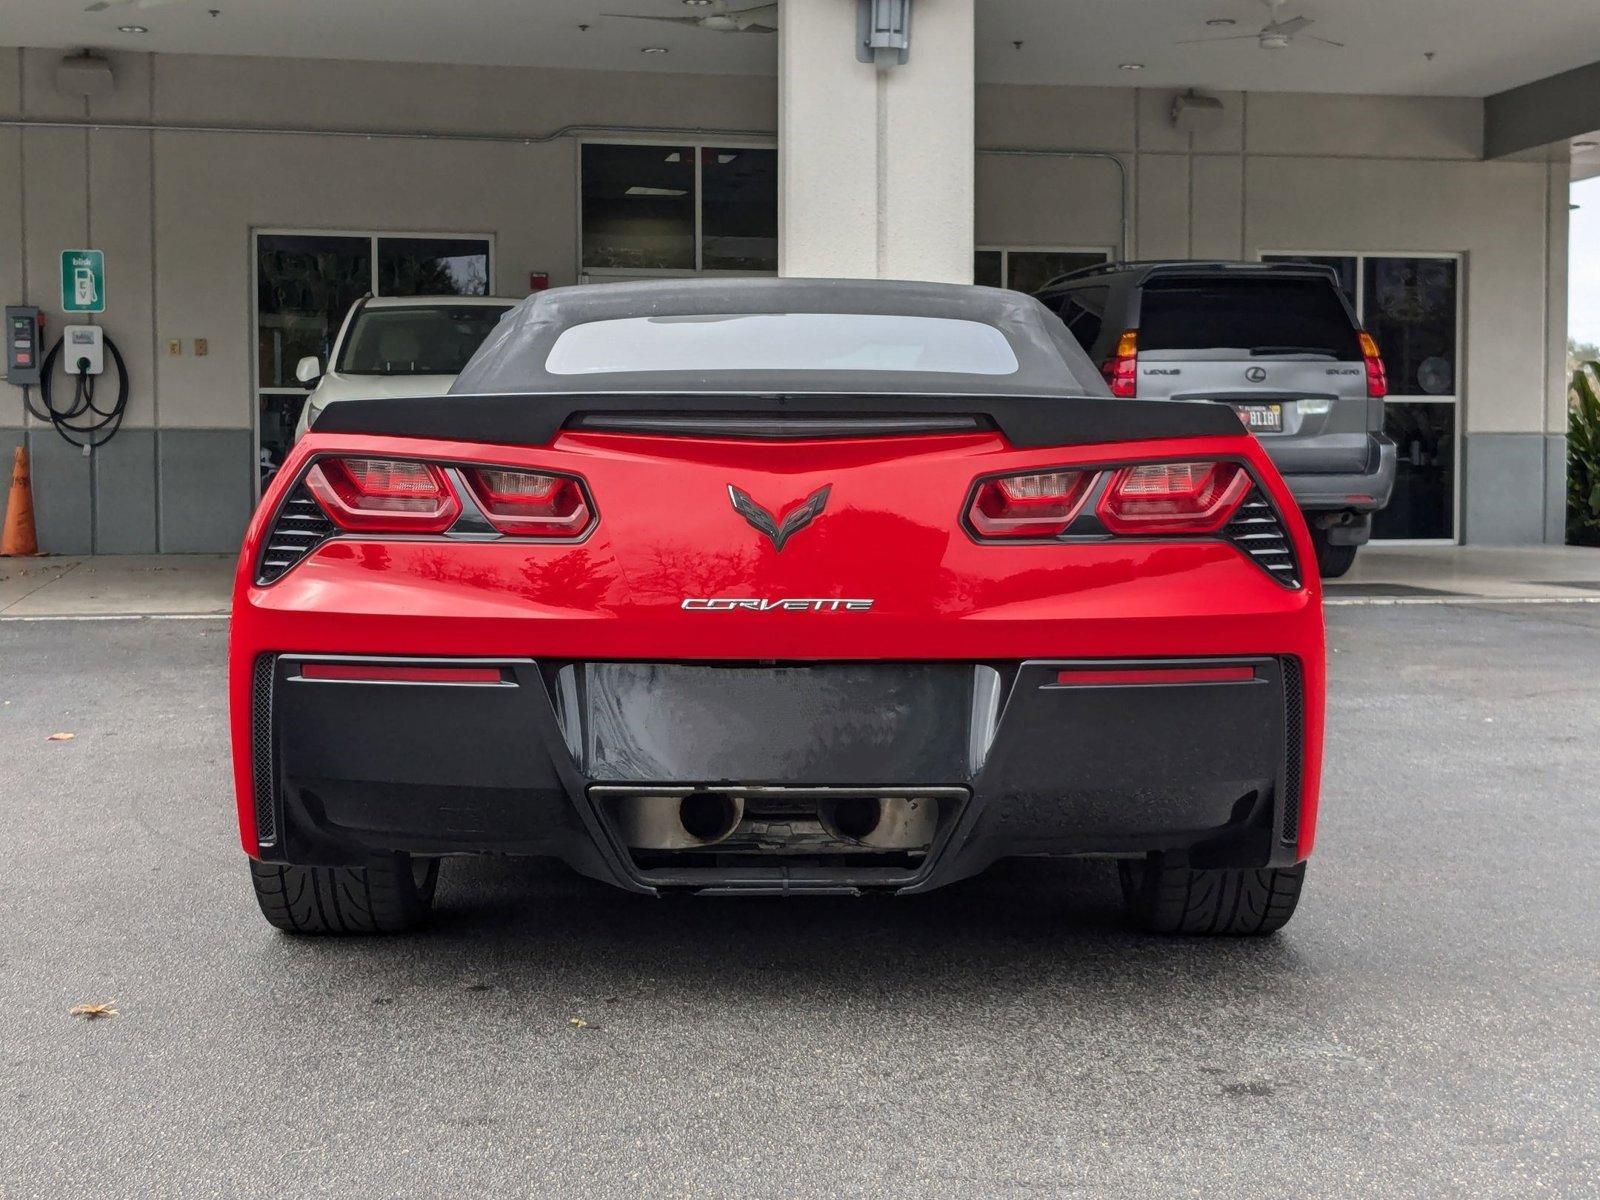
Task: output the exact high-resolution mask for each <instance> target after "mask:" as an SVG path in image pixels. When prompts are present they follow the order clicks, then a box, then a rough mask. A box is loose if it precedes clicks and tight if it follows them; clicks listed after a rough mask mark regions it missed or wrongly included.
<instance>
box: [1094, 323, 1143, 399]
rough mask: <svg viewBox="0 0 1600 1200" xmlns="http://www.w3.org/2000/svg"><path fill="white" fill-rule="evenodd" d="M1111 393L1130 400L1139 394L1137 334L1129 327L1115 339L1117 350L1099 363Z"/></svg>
mask: <svg viewBox="0 0 1600 1200" xmlns="http://www.w3.org/2000/svg"><path fill="white" fill-rule="evenodd" d="M1100 374H1102V375H1104V376H1105V377H1106V382H1107V383H1108V384H1110V385H1111V394H1112V395H1113V396H1116V397H1118V398H1120V399H1123V400H1131V399H1133V398H1134V397H1135V396H1137V395H1138V394H1139V334H1138V331H1137V330H1133V329H1129V330H1126V331H1124V332H1123V334H1122V336H1121V337H1119V338H1118V339H1117V352H1116V354H1114V355H1112V356H1111V357H1110V358H1108V359H1106V361H1105V362H1104V363H1102V364H1101V365H1100Z"/></svg>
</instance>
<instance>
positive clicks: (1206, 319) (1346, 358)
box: [1139, 275, 1361, 362]
mask: <svg viewBox="0 0 1600 1200" xmlns="http://www.w3.org/2000/svg"><path fill="white" fill-rule="evenodd" d="M1149 350H1156V351H1160V350H1168V351H1208V352H1211V353H1209V354H1207V355H1206V357H1230V358H1231V357H1237V358H1250V357H1270V356H1272V355H1312V354H1314V355H1318V356H1321V357H1324V358H1331V359H1336V360H1338V361H1340V362H1360V361H1361V343H1360V342H1358V341H1357V340H1356V329H1355V325H1354V324H1353V323H1352V322H1351V320H1350V314H1349V313H1348V312H1347V311H1346V310H1345V307H1344V304H1343V303H1342V302H1341V301H1340V299H1339V293H1338V290H1337V289H1336V288H1335V286H1334V284H1333V281H1332V280H1324V279H1316V278H1305V277H1300V278H1293V277H1288V278H1285V277H1276V278H1274V277H1271V276H1266V275H1251V276H1238V277H1234V278H1227V277H1218V276H1214V275H1206V276H1188V277H1185V276H1181V275H1180V276H1170V275H1169V276H1162V277H1159V278H1156V279H1152V280H1150V282H1148V283H1147V284H1145V285H1144V289H1143V293H1142V295H1141V297H1140V301H1139V353H1140V354H1143V353H1145V352H1146V351H1149Z"/></svg>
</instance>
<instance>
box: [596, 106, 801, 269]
mask: <svg viewBox="0 0 1600 1200" xmlns="http://www.w3.org/2000/svg"><path fill="white" fill-rule="evenodd" d="M585 146H676V147H682V148H684V149H692V150H693V151H694V266H693V267H586V266H584V265H583V148H584V147H585ZM705 149H712V150H772V151H775V152H779V153H781V151H779V149H778V139H777V138H757V137H747V138H741V137H725V138H716V139H714V140H710V141H707V140H706V139H704V138H700V139H685V138H681V137H670V136H667V135H664V134H663V135H661V136H657V137H628V136H625V135H618V136H616V137H584V138H577V139H575V141H574V149H573V162H572V192H573V206H574V211H575V213H576V214H577V220H576V221H575V222H574V228H575V236H574V239H573V246H572V261H573V262H575V263H577V265H578V282H579V283H622V282H625V281H627V280H630V279H698V278H700V277H702V276H708V277H710V278H714V279H776V278H777V276H778V272H777V270H776V269H774V270H771V271H729V270H724V269H720V268H715V269H707V267H706V266H705V230H704V224H705V206H706V204H705V187H704V181H703V179H702V174H703V172H704V170H705V163H704V162H703V161H702V156H701V154H700V151H702V150H705ZM780 253H781V248H780ZM780 261H781V259H780Z"/></svg>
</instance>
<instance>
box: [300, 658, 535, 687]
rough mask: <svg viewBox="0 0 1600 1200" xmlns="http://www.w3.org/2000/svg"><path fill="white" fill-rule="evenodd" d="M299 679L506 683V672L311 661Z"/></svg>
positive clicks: (495, 669)
mask: <svg viewBox="0 0 1600 1200" xmlns="http://www.w3.org/2000/svg"><path fill="white" fill-rule="evenodd" d="M300 678H301V679H322V680H332V681H334V682H336V683H504V682H505V673H504V672H503V671H502V670H501V669H500V668H499V667H432V666H425V665H412V664H409V663H406V664H389V663H356V662H310V663H305V664H303V665H302V666H301V667H300Z"/></svg>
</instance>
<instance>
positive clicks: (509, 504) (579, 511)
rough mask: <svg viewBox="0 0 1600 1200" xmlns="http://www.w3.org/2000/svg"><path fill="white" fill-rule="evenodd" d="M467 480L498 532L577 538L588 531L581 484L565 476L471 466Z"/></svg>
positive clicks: (589, 511)
mask: <svg viewBox="0 0 1600 1200" xmlns="http://www.w3.org/2000/svg"><path fill="white" fill-rule="evenodd" d="M467 482H468V483H469V484H470V485H471V487H472V495H473V498H474V499H476V500H477V502H478V506H479V507H480V508H482V509H483V513H484V516H486V517H488V518H489V521H490V523H491V524H493V525H494V527H495V528H496V529H498V530H499V531H500V532H501V533H509V534H515V535H516V536H518V537H545V538H576V537H582V536H583V535H584V534H585V533H587V532H588V531H589V526H590V524H591V522H592V520H593V509H591V508H590V506H589V499H588V497H587V496H586V495H585V494H584V490H583V484H581V483H579V482H578V481H577V480H576V479H573V478H572V477H570V476H567V475H543V474H538V473H536V472H533V471H512V470H509V469H507V468H505V467H471V468H468V470H467Z"/></svg>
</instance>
